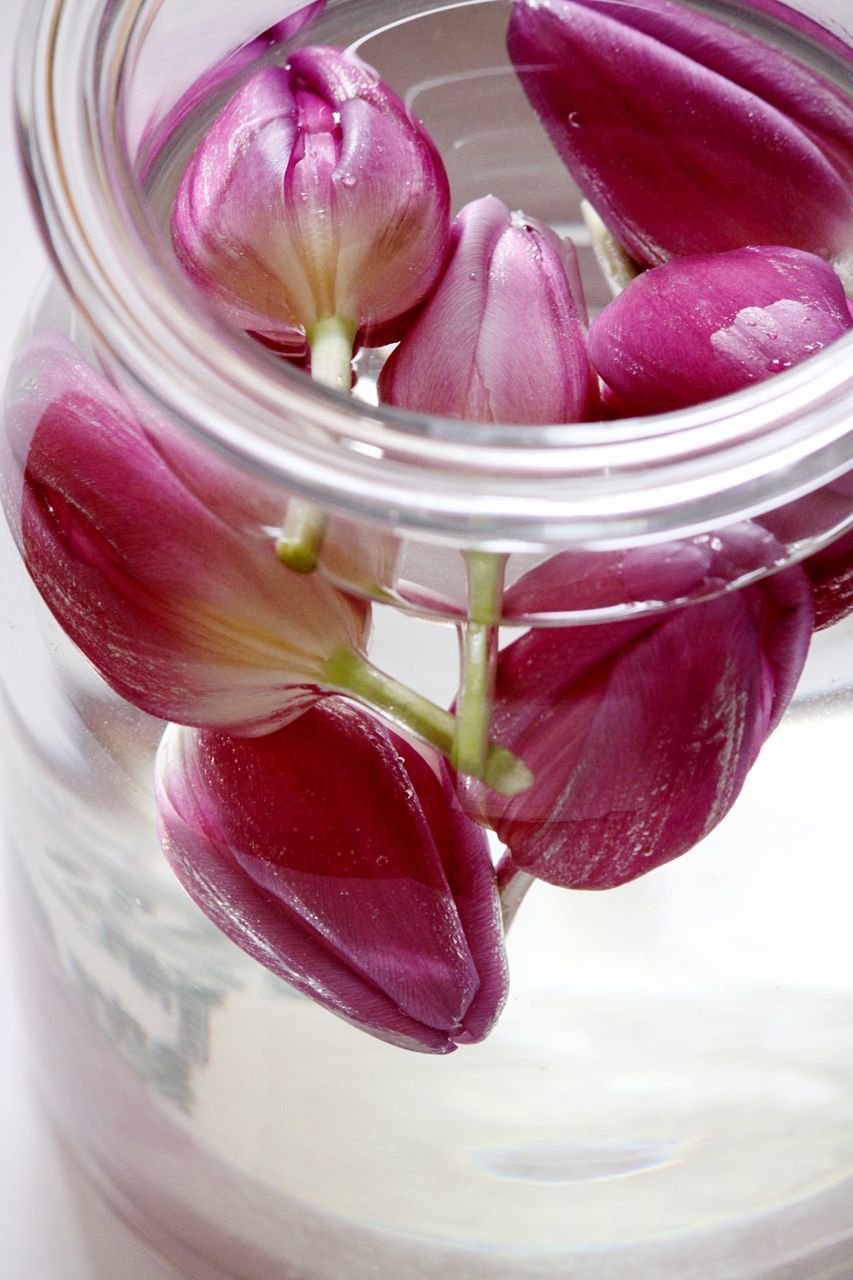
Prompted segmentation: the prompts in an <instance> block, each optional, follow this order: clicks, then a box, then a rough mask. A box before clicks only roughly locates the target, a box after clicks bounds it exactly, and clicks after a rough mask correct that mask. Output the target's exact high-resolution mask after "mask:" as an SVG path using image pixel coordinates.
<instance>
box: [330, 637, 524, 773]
mask: <svg viewBox="0 0 853 1280" xmlns="http://www.w3.org/2000/svg"><path fill="white" fill-rule="evenodd" d="M323 679H324V681H325V682H326V683H327V684H329V685H331V686H332V687H333V688H335V689H338V690H339V691H340V692H341V693H346V694H350V695H351V696H352V697H354V698H357V699H358V700H359V701H360V702H364V703H366V704H367V705H368V706H371V707H374V708H375V709H376V710H377V711H380V712H383V713H384V714H385V715H387V716H388V718H389V719H390V720H393V721H394V722H395V723H396V724H398V725H400V726H401V728H403V729H408V730H409V731H410V732H411V733H413V734H414V735H415V736H416V737H418V738H423V740H424V742H429V743H430V744H431V745H432V746H434V747H435V748H436V749H437V750H438V751H440V752H441V753H442V755H445V756H447V757H448V758H450V757H451V756H452V754H453V749H454V743H455V740H456V717H455V716H454V715H452V714H451V712H449V711H445V710H444V709H443V708H442V707H439V706H437V705H436V704H435V703H434V702H430V700H429V698H425V697H424V696H423V695H422V694H420V693H418V692H417V691H416V690H415V689H410V688H409V686H408V685H405V684H402V683H401V682H400V681H399V680H395V679H394V677H393V676H389V675H386V674H385V672H384V671H379V670H378V668H376V667H374V666H373V665H372V663H370V662H368V660H367V659H366V658H363V657H361V655H360V654H358V653H355V652H354V650H352V649H339V650H338V652H337V653H334V654H333V655H332V657H331V658H329V660H328V661H327V662H326V664H325V666H324V669H323ZM478 776H479V777H481V778H482V779H483V781H484V782H485V783H486V784H487V785H488V786H490V787H491V788H492V789H493V790H494V791H499V792H500V793H501V794H502V795H508V796H511V795H517V794H518V793H519V792H520V791H525V790H526V789H527V787H529V786H530V784H531V782H532V781H533V777H532V775H531V773H530V770H529V769H528V768H527V766H526V765H525V764H523V763H522V761H521V760H518V759H517V758H516V757H515V756H514V755H513V754H512V752H511V751H507V749H506V748H505V747H500V746H498V745H497V744H496V743H490V744H489V745H488V751H487V753H486V761H485V764H484V766H483V769H482V771H481V773H480V774H479V775H478Z"/></svg>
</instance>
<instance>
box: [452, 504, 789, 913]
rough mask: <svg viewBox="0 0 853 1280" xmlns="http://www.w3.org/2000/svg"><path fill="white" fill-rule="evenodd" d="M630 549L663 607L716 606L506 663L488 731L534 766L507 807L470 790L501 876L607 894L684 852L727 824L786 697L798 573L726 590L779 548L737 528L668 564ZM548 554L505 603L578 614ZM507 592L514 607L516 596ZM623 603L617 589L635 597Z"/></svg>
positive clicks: (630, 573)
mask: <svg viewBox="0 0 853 1280" xmlns="http://www.w3.org/2000/svg"><path fill="white" fill-rule="evenodd" d="M660 551H661V558H662V571H661V574H660V582H659V586H658V588H657V590H654V582H653V578H654V549H652V548H648V549H646V550H645V551H644V552H643V553H642V555H638V554H636V553H628V557H627V558H628V559H630V561H631V564H630V569H629V570H627V572H626V584H628V583H633V584H634V586H637V587H639V589H640V590H641V591H642V593H643V594H644V595H646V594H648V593H649V592H650V591H651V592H653V596H652V598H654V597H655V596H656V598H657V599H659V600H661V601H666V600H668V599H672V598H673V594H672V593H675V594H676V595H677V596H680V595H681V594H682V592H683V591H684V590H685V589H686V590H695V589H696V586H697V575H698V573H699V571H700V569H701V561H702V559H703V558H704V559H705V562H706V565H705V575H704V588H705V590H708V591H712V590H714V589H717V590H719V591H720V592H721V594H720V595H718V596H716V597H715V598H713V599H710V600H705V601H702V602H699V603H696V604H690V605H686V606H683V607H679V608H674V609H671V610H667V611H664V612H661V613H658V614H648V615H645V616H643V617H640V618H635V619H629V620H626V621H624V622H616V623H606V624H604V623H603V624H599V625H594V626H578V627H560V628H554V629H544V628H543V629H539V630H533V631H530V632H528V633H527V634H525V635H524V636H522V637H521V639H519V640H516V641H515V642H514V643H513V644H511V645H510V646H509V647H508V648H506V649H505V650H504V651H503V652H502V653H501V655H500V660H499V663H498V672H497V685H496V697H495V704H494V718H493V732H494V733H495V736H496V737H497V738H498V739H499V740H500V741H501V742H503V743H505V744H506V745H507V746H508V747H510V748H511V749H512V750H513V751H514V752H515V753H516V754H517V755H519V756H520V757H521V758H522V759H523V760H524V762H525V763H526V764H527V765H528V766H529V767H530V769H531V770H532V772H533V774H534V778H535V781H534V783H533V785H532V786H531V787H530V788H529V789H528V790H527V791H525V792H523V793H521V794H520V795H518V796H515V797H513V798H512V799H509V800H507V799H506V798H503V797H501V798H498V797H496V796H495V795H493V794H491V793H489V792H488V791H487V790H486V789H485V788H483V787H482V786H479V787H478V788H476V789H475V790H473V791H472V796H473V800H474V803H475V804H476V806H477V811H478V814H479V816H480V817H481V818H483V819H484V820H486V821H487V822H488V823H489V825H491V826H492V827H493V828H494V829H495V831H496V832H497V833H498V835H499V836H500V838H501V839H502V840H503V842H504V843H505V844H506V845H507V847H508V849H509V858H510V859H511V865H512V866H514V867H515V868H523V869H524V870H525V871H527V872H529V873H531V874H532V875H535V876H538V877H539V878H540V879H543V880H548V881H550V882H551V883H552V884H559V885H565V886H568V887H570V888H576V889H606V888H610V887H612V886H614V885H618V884H622V883H624V882H626V881H628V880H632V879H634V878H636V877H637V876H639V875H642V874H644V873H645V872H646V871H650V870H651V869H652V868H653V867H657V866H660V865H661V864H662V863H664V862H668V861H669V860H670V859H672V858H677V857H679V856H680V855H681V854H682V853H685V852H686V851H687V850H688V849H690V848H692V846H693V845H695V844H696V843H697V842H698V841H699V840H701V839H702V837H703V836H704V835H706V834H707V833H708V832H709V831H710V830H711V829H712V828H713V827H714V826H716V824H717V823H718V822H719V821H720V820H721V818H723V817H724V816H725V814H726V813H727V812H728V810H729V809H730V808H731V806H732V804H733V803H734V801H735V799H736V798H737V796H738V793H739V792H740V789H741V787H742V786H743V783H744V780H745V778H746V775H747V773H748V771H749V769H750V768H751V766H752V764H753V763H754V761H755V759H756V757H757V755H758V753H759V750H760V749H761V746H762V745H763V743H764V741H765V739H766V737H767V735H768V734H769V733H770V732H771V730H772V729H773V728H774V727H775V726H776V724H777V723H778V721H779V718H780V717H781V715H782V712H783V711H784V709H785V707H786V706H787V704H788V702H789V700H790V698H791V695H792V693H793V691H794V687H795V685H796V682H797V679H798V677H799V674H800V671H801V669H802V665H803V662H804V660H805V656H806V651H807V648H808V643H809V636H810V633H811V629H812V605H811V597H810V592H809V586H808V582H807V580H806V576H805V574H804V573H803V570H802V569H801V568H800V567H799V566H794V567H793V568H789V569H784V570H782V571H780V572H777V573H775V574H771V575H770V576H768V577H766V578H764V579H762V580H761V581H759V582H756V583H755V584H754V585H751V586H748V587H744V588H741V589H739V590H734V591H733V590H729V591H726V590H725V588H726V584H727V583H728V582H729V581H731V580H732V577H737V576H739V575H740V573H742V572H743V570H744V568H745V566H746V565H747V563H748V562H749V558H750V551H751V552H752V557H753V564H754V565H755V567H756V568H759V567H761V566H762V565H765V564H768V563H772V561H773V560H774V559H775V557H776V556H777V555H778V554H780V552H781V548H779V546H778V544H777V543H775V540H774V539H773V538H772V537H771V535H770V534H768V533H767V532H766V531H764V530H762V529H759V528H758V527H757V526H754V525H753V526H750V525H745V526H744V525H741V526H738V527H735V528H733V529H731V530H726V532H725V533H723V534H719V535H717V536H716V537H715V538H714V540H713V541H711V542H706V543H704V544H701V545H698V544H697V546H696V547H695V548H694V554H691V553H690V550H689V547H685V548H684V549H683V554H680V555H674V554H673V551H672V549H671V548H666V547H664V548H661V549H660ZM560 560H561V557H560V556H557V557H555V558H554V559H552V560H550V561H548V562H546V563H545V564H544V565H541V566H539V567H537V568H536V569H533V570H532V571H531V572H530V573H528V574H526V575H525V577H524V578H522V579H521V580H520V581H519V583H518V584H516V586H514V587H513V588H511V589H510V591H508V592H507V596H508V602H509V606H510V607H511V608H513V609H515V610H516V611H527V610H530V609H531V608H533V609H535V608H537V606H538V608H540V609H554V608H564V609H571V608H574V607H576V604H577V601H576V600H575V599H574V595H575V583H574V582H573V581H571V580H570V581H569V584H568V590H564V591H563V593H562V594H561V592H560V585H559V581H560V574H559V570H560ZM516 596H518V597H520V599H518V600H517V599H516ZM629 596H630V592H629V593H627V594H626V598H629Z"/></svg>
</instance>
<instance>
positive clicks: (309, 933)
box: [157, 698, 507, 1053]
mask: <svg viewBox="0 0 853 1280" xmlns="http://www.w3.org/2000/svg"><path fill="white" fill-rule="evenodd" d="M157 805H158V812H159V822H160V831H161V839H162V841H163V845H164V849H165V851H166V855H167V857H168V859H169V861H170V863H171V865H172V867H173V869H174V871H175V873H176V875H177V876H178V878H179V880H180V881H181V883H182V884H183V885H184V887H185V889H186V890H187V892H188V893H189V894H190V895H191V897H192V898H193V899H194V901H195V902H196V903H197V904H198V906H199V907H200V908H201V910H202V911H203V912H204V913H205V914H206V915H207V916H209V918H210V919H211V920H212V921H213V922H214V924H216V925H217V926H218V927H219V928H220V929H222V930H223V932H224V933H226V934H227V936H228V937H229V938H230V939H231V940H232V941H233V942H235V943H236V944H237V945H238V946H239V947H242V949H243V950H244V951H246V952H248V954H249V955H250V956H252V957H253V958H254V959H255V960H258V961H259V962H260V963H261V964H263V965H265V966H266V967H267V968H268V969H270V970H272V972H273V973H275V974H277V975H278V976H279V977H281V978H283V979H284V980H285V981H287V982H290V983H292V984H293V985H294V986H295V987H297V988H298V989H299V990H300V991H302V992H304V993H305V994H306V995H309V996H311V998H312V999H314V1000H316V1001H318V1002H319V1003H320V1004H322V1005H324V1006H325V1007H326V1008H328V1009H331V1010H332V1011H333V1012H334V1013H337V1014H339V1015H340V1016H341V1017H343V1018H345V1019H347V1021H349V1022H352V1023H354V1024H355V1025H356V1026H358V1027H361V1028H362V1029H364V1030H366V1031H369V1032H370V1033H371V1034H373V1035H376V1036H378V1037H379V1038H381V1039H383V1040H389V1041H391V1042H392V1043H394V1044H398V1045H402V1046H404V1047H406V1048H409V1049H418V1050H422V1051H427V1052H432V1053H449V1052H451V1051H452V1050H453V1049H454V1048H456V1046H457V1045H459V1044H466V1043H472V1042H474V1041H478V1040H482V1039H483V1037H484V1036H486V1035H487V1034H488V1032H489V1030H490V1029H491V1027H492V1025H493V1023H494V1022H495V1020H496V1018H497V1016H498V1014H499V1012H500V1009H501V1007H502V1005H503V1001H504V998H505V995H506V983H507V975H506V964H505V959H504V952H503V941H502V929H501V923H500V911H499V909H498V903H497V893H496V886H495V876H494V871H493V869H492V865H491V862H490V860H489V855H488V847H487V844H486V840H485V837H484V836H483V834H482V832H481V831H480V830H479V828H478V827H477V826H476V825H475V824H474V823H472V822H471V821H470V820H469V819H468V818H466V816H465V815H464V813H463V812H462V810H461V808H460V807H459V803H458V801H457V799H456V796H455V791H454V786H453V781H452V776H451V774H450V771H449V770H448V768H447V766H446V765H445V764H444V762H443V760H442V759H441V758H440V757H439V756H438V755H437V754H436V753H435V752H433V751H431V750H430V749H429V748H415V747H414V746H413V745H412V743H411V742H410V741H409V740H407V739H405V738H401V737H399V736H398V735H397V734H394V733H392V732H390V730H388V729H386V728H384V727H383V726H382V725H381V724H380V723H379V722H377V721H375V720H374V719H373V718H372V717H371V716H369V715H367V714H365V713H364V712H362V711H359V710H357V709H356V708H355V707H353V706H351V705H349V704H347V703H345V702H343V701H341V700H340V699H337V698H330V699H326V700H325V701H323V702H322V703H318V704H317V705H316V706H315V707H314V708H312V709H311V710H310V711H308V712H306V714H305V715H303V716H302V717H301V718H300V719H299V720H297V721H294V722H293V723H292V724H290V725H288V726H287V728H285V729H282V730H280V731H279V732H277V733H274V734H271V735H268V736H266V737H264V738H253V739H247V738H242V739H237V738H232V737H229V736H227V735H225V734H222V733H216V732H212V731H204V732H198V731H193V730H188V729H176V728H170V729H169V730H167V732H166V735H165V737H164V739H163V744H162V747H161V750H160V755H159V758H158V769H157Z"/></svg>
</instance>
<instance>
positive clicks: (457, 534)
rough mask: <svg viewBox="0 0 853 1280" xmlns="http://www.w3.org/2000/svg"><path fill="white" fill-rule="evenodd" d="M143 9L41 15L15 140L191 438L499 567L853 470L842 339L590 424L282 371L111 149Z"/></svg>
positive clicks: (751, 510) (723, 514) (97, 312)
mask: <svg viewBox="0 0 853 1280" xmlns="http://www.w3.org/2000/svg"><path fill="white" fill-rule="evenodd" d="M300 3H301V0H292V2H291V3H290V5H289V6H287V5H283V6H282V7H283V8H289V9H290V10H295V9H296V8H298V7H300ZM151 4H152V0H110V2H109V3H107V0H101V2H100V3H98V4H95V5H93V4H92V3H91V2H90V0H44V3H43V6H42V8H41V11H40V12H39V13H38V14H37V15H29V17H28V21H27V22H26V23H25V26H24V29H23V31H22V33H21V37H20V41H19V49H18V59H17V66H18V86H17V102H18V113H19V136H20V138H21V142H22V150H23V154H24V160H25V166H26V169H27V173H28V176H29V180H30V183H31V187H32V189H33V192H34V195H35V202H36V205H37V208H38V211H39V216H40V222H41V229H42V232H43V234H44V236H45V238H46V240H47V242H48V247H49V249H50V251H51V254H52V257H53V260H54V262H55V264H56V266H57V268H58V270H59V273H60V275H61V277H62V279H63V281H64V283H65V286H66V287H67V289H68V290H69V292H70V294H71V296H72V298H73V299H74V301H75V303H76V305H77V307H78V308H79V310H80V311H81V313H82V315H83V316H84V318H85V320H86V322H87V323H88V325H89V326H90V327H91V330H92V332H93V334H94V336H95V338H96V341H97V344H98V347H99V348H100V349H101V350H103V351H104V353H105V355H106V356H107V358H108V359H109V360H110V361H112V362H114V363H115V365H116V367H117V368H118V369H119V370H120V371H121V375H122V376H124V377H127V378H129V379H130V381H131V384H132V385H133V386H134V388H135V389H136V390H138V391H139V392H141V393H142V394H143V395H144V396H145V397H147V398H148V399H149V400H150V401H151V402H152V403H153V404H155V405H156V406H157V407H158V408H159V409H160V410H161V411H162V412H163V413H164V414H166V415H168V416H169V417H170V418H172V419H174V420H175V421H176V422H177V423H178V424H179V425H180V426H181V427H182V428H184V429H186V430H187V431H188V432H190V433H191V434H192V435H194V436H195V437H196V438H198V439H201V440H202V441H204V442H206V443H207V444H208V445H210V446H212V447H214V448H215V449H217V450H219V451H220V452H222V453H224V454H226V455H227V456H229V457H230V458H232V459H233V460H234V461H236V462H238V463H239V464H240V465H241V466H243V467H248V468H249V469H253V470H256V471H259V472H262V473H263V474H264V476H265V477H266V478H267V479H268V480H269V479H271V480H273V481H277V482H280V483H281V484H282V486H283V487H285V488H286V489H287V490H288V491H290V492H296V493H298V494H300V495H301V496H303V497H305V498H307V499H309V500H312V501H317V502H320V503H322V504H323V505H325V506H329V507H331V508H332V509H335V510H337V511H340V512H344V513H349V514H352V515H356V516H362V517H365V518H368V519H370V520H373V521H376V522H379V523H382V524H393V525H395V526H397V527H399V526H403V527H406V528H409V529H411V530H412V531H413V532H414V531H418V532H419V533H420V534H422V535H423V536H426V537H429V538H432V539H435V540H437V541H448V542H452V543H458V542H459V541H464V542H468V543H470V544H473V545H481V546H489V547H491V548H493V549H500V550H513V549H519V548H530V547H531V546H534V545H535V546H537V547H540V548H543V549H544V548H547V547H549V546H553V545H555V544H559V545H565V544H566V543H567V542H573V543H577V544H578V545H584V546H586V547H590V548H593V547H602V548H603V547H608V546H613V545H626V544H628V543H632V542H634V543H637V542H643V541H657V540H658V539H660V538H662V537H673V536H683V535H684V534H687V533H697V532H702V531H705V530H707V529H709V528H713V527H714V526H715V525H719V524H720V523H724V522H726V521H727V520H730V519H733V518H743V517H745V516H749V515H753V514H757V513H758V512H760V511H762V510H767V509H769V508H771V507H774V506H779V505H781V504H782V503H784V502H787V501H792V500H794V499H795V498H797V497H799V496H801V495H802V494H803V493H805V492H808V491H809V490H811V489H814V488H815V487H817V486H818V485H820V484H822V483H826V482H828V481H831V480H832V479H834V478H835V477H836V476H838V475H840V474H843V473H844V472H845V471H847V470H849V468H850V467H851V465H853V412H851V406H853V334H848V335H846V336H845V337H844V338H842V339H840V340H838V341H837V342H835V343H834V344H833V345H832V347H831V348H830V349H827V350H825V351H823V352H821V353H819V354H817V355H816V356H814V357H812V358H811V359H809V360H808V361H806V362H804V363H803V364H800V365H798V366H796V367H795V368H792V369H789V370H786V371H785V372H784V373H781V374H778V375H776V376H774V377H773V378H770V379H768V380H767V381H765V382H762V383H757V384H755V385H753V386H751V387H749V388H747V389H745V390H742V391H739V392H737V393H735V394H734V395H731V396H727V397H724V398H722V399H719V400H714V401H710V402H708V403H706V404H703V405H699V406H696V407H694V408H692V409H685V410H679V411H676V412H673V413H668V414H662V415H656V416H651V417H644V418H635V419H625V420H622V421H619V422H608V423H598V424H596V423H583V424H559V425H554V426H526V427H521V426H512V427H501V426H491V425H483V424H472V423H467V422H460V421H458V420H451V419H437V418H430V417H428V416H425V415H422V414H415V413H410V412H406V411H403V410H399V409H394V408H390V407H387V406H381V407H379V408H373V407H372V406H370V405H368V404H366V403H365V402H363V401H360V400H356V399H354V398H351V397H347V396H346V395H344V394H341V393H338V392H335V391H332V390H328V389H326V388H324V387H319V386H318V385H317V384H316V383H312V382H311V381H310V379H309V378H307V377H306V376H305V375H304V374H303V373H302V372H301V371H299V370H295V369H292V368H290V367H288V366H286V365H284V364H283V363H282V362H280V361H276V360H275V359H274V357H272V356H271V355H269V354H268V353H266V352H264V351H263V349H262V348H261V347H260V346H259V345H258V344H256V343H254V342H253V340H252V339H250V338H248V337H245V336H243V335H241V334H237V333H235V331H234V330H233V329H232V328H231V327H230V326H228V325H226V323H225V322H224V321H222V320H220V319H219V318H218V317H217V316H215V315H212V314H211V313H210V312H209V311H207V310H206V309H205V307H204V304H203V300H202V299H201V298H200V296H199V297H196V296H194V291H193V290H192V289H190V288H188V287H187V285H186V283H185V282H184V281H182V280H181V278H180V276H179V273H178V269H177V267H176V266H175V267H171V266H170V265H169V264H168V262H167V260H166V255H165V254H163V253H162V252H161V253H159V254H157V252H156V245H155V231H154V229H153V227H152V225H151V222H150V219H148V218H147V217H146V212H145V208H144V203H143V200H142V196H141V191H140V188H139V185H138V182H137V180H136V178H135V175H134V174H133V172H132V167H131V164H130V162H129V160H128V159H127V156H126V153H125V149H124V147H123V145H122V138H121V136H120V130H121V118H122V112H121V104H122V101H123V83H124V82H123V77H125V76H126V75H127V74H128V73H129V72H128V66H129V61H128V59H129V50H130V47H131V41H132V38H133V37H134V33H135V32H138V29H139V28H140V27H141V26H144V23H145V21H146V19H147V17H148V16H149V15H148V11H149V10H150V9H151ZM285 16H286V15H285ZM251 34H252V33H251V32H248V33H247V37H248V36H249V35H251ZM800 38H802V33H800ZM833 38H834V39H837V37H833Z"/></svg>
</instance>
